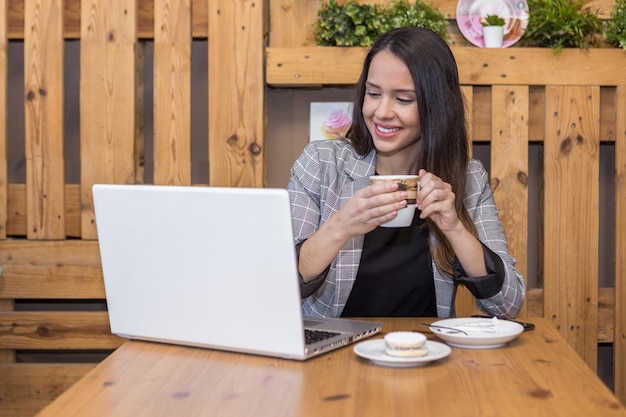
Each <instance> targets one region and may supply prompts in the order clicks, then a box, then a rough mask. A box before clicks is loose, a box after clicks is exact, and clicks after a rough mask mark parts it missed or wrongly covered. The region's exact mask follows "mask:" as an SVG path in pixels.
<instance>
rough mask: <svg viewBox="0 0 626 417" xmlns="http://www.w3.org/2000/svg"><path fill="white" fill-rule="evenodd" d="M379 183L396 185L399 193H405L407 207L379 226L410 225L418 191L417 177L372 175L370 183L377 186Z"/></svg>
mask: <svg viewBox="0 0 626 417" xmlns="http://www.w3.org/2000/svg"><path fill="white" fill-rule="evenodd" d="M381 182H395V183H398V190H399V191H407V192H408V194H409V195H408V196H407V200H406V201H407V205H406V207H405V208H403V209H402V210H398V215H397V216H396V217H395V218H393V219H392V220H390V221H388V222H387V223H383V224H381V226H382V227H407V226H410V225H411V222H412V221H413V216H414V215H415V208H416V206H417V193H418V191H419V176H417V175H372V176H371V177H370V183H372V184H378V183H381Z"/></svg>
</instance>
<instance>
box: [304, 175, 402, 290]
mask: <svg viewBox="0 0 626 417" xmlns="http://www.w3.org/2000/svg"><path fill="white" fill-rule="evenodd" d="M406 198H407V192H406V191H398V184H395V183H383V184H373V185H369V186H367V187H365V188H362V189H360V190H358V191H357V192H356V193H354V195H353V196H352V198H350V200H349V201H348V202H347V203H346V204H345V205H344V206H343V207H341V209H340V210H339V211H338V212H337V213H336V214H335V215H333V216H331V217H330V218H329V219H328V221H327V222H326V223H324V224H323V225H322V226H321V227H320V228H319V229H318V230H317V231H316V232H315V233H313V235H311V237H310V238H309V239H307V240H306V241H305V242H304V243H303V244H302V247H301V248H300V259H299V263H298V269H299V270H300V274H301V275H302V279H303V280H304V282H308V281H310V280H312V279H314V278H315V277H317V276H319V275H320V274H321V273H322V272H323V271H324V270H325V269H326V268H327V267H328V265H329V264H330V262H331V261H332V260H333V258H335V257H336V256H337V253H339V250H340V249H341V247H342V246H343V245H344V244H345V243H346V242H347V241H348V240H349V239H352V238H353V237H355V236H359V235H364V234H366V233H368V232H370V231H372V230H374V229H375V228H376V227H377V226H379V225H381V224H382V223H385V222H387V221H389V220H391V219H393V218H394V217H396V216H397V215H398V210H400V209H401V208H404V207H406Z"/></svg>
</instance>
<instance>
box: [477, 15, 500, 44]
mask: <svg viewBox="0 0 626 417" xmlns="http://www.w3.org/2000/svg"><path fill="white" fill-rule="evenodd" d="M505 23H506V22H505V20H504V18H503V17H500V16H498V15H497V14H488V15H486V16H485V17H484V18H483V19H481V21H480V24H481V25H483V39H484V41H485V48H502V39H503V38H504V24H505Z"/></svg>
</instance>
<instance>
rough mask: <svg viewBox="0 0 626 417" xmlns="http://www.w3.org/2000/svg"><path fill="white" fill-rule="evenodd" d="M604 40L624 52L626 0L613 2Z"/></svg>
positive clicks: (625, 42)
mask: <svg viewBox="0 0 626 417" xmlns="http://www.w3.org/2000/svg"><path fill="white" fill-rule="evenodd" d="M604 39H606V40H607V41H608V42H609V43H611V44H613V45H615V46H617V47H618V48H622V49H624V50H626V0H615V7H613V11H612V12H611V18H610V19H609V20H608V21H607V22H606V26H605V29H604Z"/></svg>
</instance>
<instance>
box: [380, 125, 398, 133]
mask: <svg viewBox="0 0 626 417" xmlns="http://www.w3.org/2000/svg"><path fill="white" fill-rule="evenodd" d="M378 130H380V131H381V132H382V133H392V132H397V131H398V130H400V129H399V128H397V127H394V128H390V129H387V128H386V127H382V126H378Z"/></svg>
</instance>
